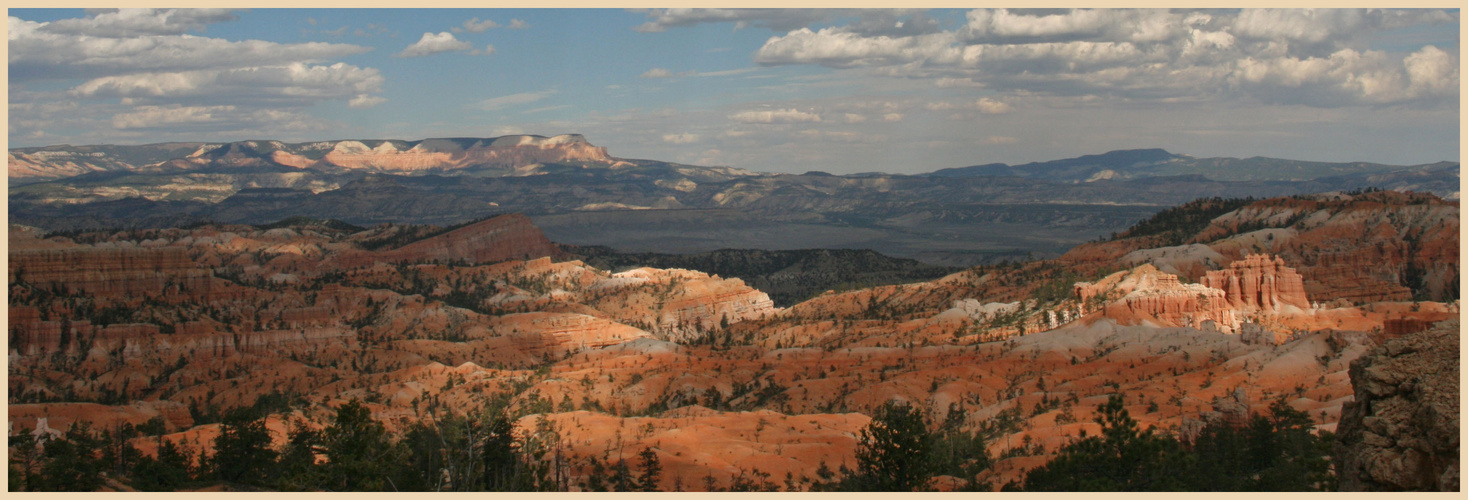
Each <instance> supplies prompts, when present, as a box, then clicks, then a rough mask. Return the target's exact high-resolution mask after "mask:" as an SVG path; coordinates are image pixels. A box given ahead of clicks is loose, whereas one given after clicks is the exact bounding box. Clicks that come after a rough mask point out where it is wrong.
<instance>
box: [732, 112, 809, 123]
mask: <svg viewBox="0 0 1468 500" xmlns="http://www.w3.org/2000/svg"><path fill="white" fill-rule="evenodd" d="M729 119H730V120H734V121H736V122H740V123H811V122H819V121H821V115H819V114H816V113H808V112H805V111H800V110H797V109H775V110H758V111H756V110H751V111H740V112H738V113H734V114H732V115H729Z"/></svg>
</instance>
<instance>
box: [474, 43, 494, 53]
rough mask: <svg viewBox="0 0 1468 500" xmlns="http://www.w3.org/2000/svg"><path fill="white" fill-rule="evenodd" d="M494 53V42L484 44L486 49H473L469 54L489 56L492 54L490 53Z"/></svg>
mask: <svg viewBox="0 0 1468 500" xmlns="http://www.w3.org/2000/svg"><path fill="white" fill-rule="evenodd" d="M493 53H494V45H493V44H490V45H485V46H484V49H482V50H471V51H469V55H471V56H487V55H490V54H493Z"/></svg>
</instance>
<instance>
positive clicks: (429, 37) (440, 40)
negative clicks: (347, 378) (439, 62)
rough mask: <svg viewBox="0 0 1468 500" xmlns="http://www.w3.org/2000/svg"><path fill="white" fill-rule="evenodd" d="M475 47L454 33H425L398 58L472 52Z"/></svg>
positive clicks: (400, 53) (399, 54)
mask: <svg viewBox="0 0 1468 500" xmlns="http://www.w3.org/2000/svg"><path fill="white" fill-rule="evenodd" d="M473 48H474V46H473V45H470V44H469V42H466V41H463V40H459V39H457V38H454V34H453V33H449V32H447V31H440V32H439V33H438V34H434V33H424V34H423V37H422V38H419V39H418V41H417V42H413V44H412V45H409V46H408V48H405V49H403V51H402V52H399V53H398V54H397V56H398V57H422V56H427V55H433V54H437V53H440V52H453V51H456V50H471V49H473Z"/></svg>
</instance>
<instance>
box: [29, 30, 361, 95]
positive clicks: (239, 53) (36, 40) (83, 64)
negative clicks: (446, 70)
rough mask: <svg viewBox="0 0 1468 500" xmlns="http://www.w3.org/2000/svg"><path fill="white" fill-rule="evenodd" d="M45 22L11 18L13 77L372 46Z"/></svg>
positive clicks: (175, 66) (315, 56)
mask: <svg viewBox="0 0 1468 500" xmlns="http://www.w3.org/2000/svg"><path fill="white" fill-rule="evenodd" d="M58 22H59V21H58ZM48 26H49V24H47V23H37V22H32V21H26V20H23V19H18V18H15V17H10V18H9V28H10V33H9V35H10V41H9V43H10V46H9V47H10V48H9V54H10V59H9V65H10V78H11V80H12V81H25V80H39V79H64V78H93V77H98V76H106V75H115V74H127V73H137V72H151V71H187V70H197V69H210V68H241V67H250V66H269V65H280V64H288V63H291V62H315V61H321V60H326V59H331V58H337V57H342V56H347V55H352V54H359V53H362V52H366V51H369V50H371V48H370V47H363V46H358V45H349V44H340V43H320V42H311V43H296V44H280V43H274V42H266V41H262V40H242V41H238V42H232V41H228V40H223V39H219V38H206V37H198V36H187V35H180V36H141V37H136V38H97V37H92V36H85V35H72V34H57V33H51V32H49V31H48V30H46V29H45V28H46V27H48Z"/></svg>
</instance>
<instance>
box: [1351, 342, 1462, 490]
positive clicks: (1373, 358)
mask: <svg viewBox="0 0 1468 500" xmlns="http://www.w3.org/2000/svg"><path fill="white" fill-rule="evenodd" d="M1458 334H1459V326H1458V321H1457V320H1453V321H1447V322H1443V323H1440V324H1438V325H1437V326H1436V327H1434V328H1433V329H1431V330H1428V331H1424V332H1420V333H1414V334H1411V335H1408V336H1405V337H1401V338H1398V339H1393V340H1390V341H1387V342H1386V343H1385V344H1384V345H1381V346H1379V347H1376V348H1374V349H1372V350H1371V351H1370V352H1368V353H1367V354H1365V355H1363V356H1362V357H1361V358H1360V359H1358V360H1356V362H1354V363H1352V364H1351V370H1350V374H1351V384H1352V385H1353V386H1354V388H1355V401H1354V402H1350V403H1346V405H1345V408H1344V409H1343V410H1342V412H1343V413H1342V415H1341V422H1340V425H1339V427H1338V429H1339V439H1340V441H1339V443H1337V448H1336V456H1337V457H1339V461H1338V462H1337V465H1336V467H1337V469H1336V470H1337V475H1338V476H1339V477H1340V487H1341V490H1342V491H1459V488H1460V486H1459V479H1458V475H1459V470H1458V468H1459V463H1458V460H1459V459H1458V448H1459V415H1458V404H1459V401H1458V397H1459V379H1458V373H1459V361H1460V360H1459V339H1458Z"/></svg>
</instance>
